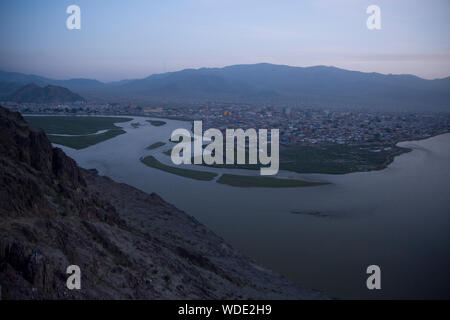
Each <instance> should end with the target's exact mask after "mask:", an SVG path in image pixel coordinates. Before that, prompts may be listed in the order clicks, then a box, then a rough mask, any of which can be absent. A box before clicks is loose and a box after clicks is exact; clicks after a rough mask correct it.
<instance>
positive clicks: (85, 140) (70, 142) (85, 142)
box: [47, 129, 125, 150]
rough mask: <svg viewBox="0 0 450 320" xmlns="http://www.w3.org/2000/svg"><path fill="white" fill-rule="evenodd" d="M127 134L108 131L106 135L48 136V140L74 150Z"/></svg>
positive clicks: (118, 130) (117, 130)
mask: <svg viewBox="0 0 450 320" xmlns="http://www.w3.org/2000/svg"><path fill="white" fill-rule="evenodd" d="M123 133H125V131H123V130H121V129H116V130H108V131H106V132H104V133H100V134H92V135H86V136H73V137H70V136H55V135H50V134H49V135H47V136H48V139H49V140H50V141H51V142H52V143H56V144H60V145H63V146H66V147H69V148H73V149H77V150H80V149H84V148H87V147H89V146H92V145H94V144H97V143H100V142H103V141H106V140H109V139H112V138H114V137H116V136H118V135H121V134H123Z"/></svg>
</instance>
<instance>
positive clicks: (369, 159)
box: [168, 144, 411, 174]
mask: <svg viewBox="0 0 450 320" xmlns="http://www.w3.org/2000/svg"><path fill="white" fill-rule="evenodd" d="M203 147H205V145H204V146H203ZM409 151H411V150H410V149H407V148H401V147H397V146H395V145H371V144H364V145H325V146H292V147H281V148H280V170H286V171H292V172H297V173H325V174H345V173H351V172H360V171H371V170H381V169H384V168H386V167H387V166H388V165H389V164H390V163H391V162H392V161H393V160H394V157H395V156H398V155H400V154H402V153H405V152H409ZM169 152H170V151H169ZM168 154H169V155H170V153H168ZM235 159H236V150H235ZM245 159H246V161H248V150H246V155H245ZM193 160H194V157H192V162H193ZM223 162H224V164H212V165H207V164H204V163H203V164H200V166H207V167H214V168H226V169H247V170H259V169H260V168H261V167H262V165H260V164H226V163H225V156H224V157H223Z"/></svg>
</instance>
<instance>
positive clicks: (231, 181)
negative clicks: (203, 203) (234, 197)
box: [217, 174, 328, 188]
mask: <svg viewBox="0 0 450 320" xmlns="http://www.w3.org/2000/svg"><path fill="white" fill-rule="evenodd" d="M217 183H221V184H226V185H229V186H232V187H260V188H298V187H314V186H320V185H325V184H328V183H324V182H309V181H303V180H295V179H279V178H273V177H264V176H243V175H234V174H223V175H222V176H221V177H220V178H219V179H218V180H217Z"/></svg>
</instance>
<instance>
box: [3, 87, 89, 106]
mask: <svg viewBox="0 0 450 320" xmlns="http://www.w3.org/2000/svg"><path fill="white" fill-rule="evenodd" d="M8 100H10V101H14V102H22V103H24V102H29V103H71V102H77V101H85V99H84V98H83V97H81V96H80V95H78V94H76V93H73V92H72V91H70V90H69V89H67V88H64V87H59V86H53V85H48V86H46V87H43V88H42V87H40V86H38V85H36V84H34V83H31V84H27V85H25V86H23V87H21V88H19V89H18V90H16V91H15V92H14V93H12V94H11V95H10V96H8Z"/></svg>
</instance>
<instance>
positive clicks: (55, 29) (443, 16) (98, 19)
mask: <svg viewBox="0 0 450 320" xmlns="http://www.w3.org/2000/svg"><path fill="white" fill-rule="evenodd" d="M71 4H76V5H78V6H80V8H81V30H68V29H67V28H66V19H67V17H68V14H67V13H66V8H67V7H68V6H69V5H71ZM372 4H375V5H378V6H379V7H380V8H381V26H382V29H381V30H375V31H371V30H368V29H367V27H366V20H367V17H368V15H367V14H366V8H367V7H368V6H369V5H372ZM449 13H450V1H448V0H428V1H427V0H369V1H366V0H341V1H336V0H296V1H290V0H283V1H276V0H271V1H267V0H239V1H238V0H164V1H162V0H129V1H120V0H53V1H51V0H39V1H29V0H1V1H0V70H4V71H16V72H23V73H33V74H38V75H43V76H47V77H51V78H57V79H68V78H75V77H83V78H93V79H98V80H102V81H113V80H121V79H126V78H142V77H146V76H148V75H150V74H153V73H161V72H167V71H176V70H180V69H184V68H200V67H223V66H226V65H232V64H246V63H260V62H269V63H275V64H287V65H292V66H312V65H333V66H336V67H340V68H345V69H350V70H359V71H368V72H381V73H396V74H398V73H410V74H415V75H418V76H420V77H424V78H428V79H430V78H443V77H448V76H450V34H449V33H450V18H449Z"/></svg>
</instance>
